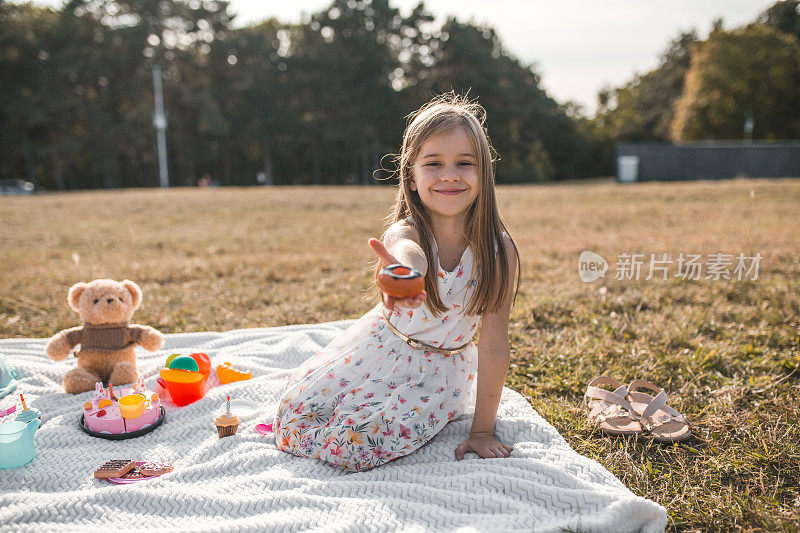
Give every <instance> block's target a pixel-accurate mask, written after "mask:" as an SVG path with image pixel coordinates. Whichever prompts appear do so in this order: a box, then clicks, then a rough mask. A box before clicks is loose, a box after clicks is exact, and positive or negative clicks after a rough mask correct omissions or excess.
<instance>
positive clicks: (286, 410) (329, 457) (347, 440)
mask: <svg viewBox="0 0 800 533" xmlns="http://www.w3.org/2000/svg"><path fill="white" fill-rule="evenodd" d="M433 246H434V253H435V254H436V256H437V260H436V265H437V282H438V285H437V288H438V290H439V296H440V297H441V299H442V302H443V303H444V304H445V305H446V306H447V307H448V309H449V310H448V311H447V312H445V313H442V314H440V315H439V316H435V315H434V314H433V313H431V311H430V310H428V308H427V307H426V306H425V305H424V304H423V305H422V306H420V307H418V308H416V309H413V310H412V309H395V310H394V311H393V312H392V313H391V315H390V316H391V318H390V319H391V321H392V324H393V325H394V326H395V327H396V328H397V329H398V330H400V331H402V332H403V333H405V334H406V335H408V336H409V337H412V338H414V339H417V340H420V341H423V342H426V343H427V344H432V345H434V346H442V347H445V348H452V347H455V346H460V345H462V344H464V343H465V342H467V341H468V340H469V339H471V338H472V337H473V335H474V334H475V330H476V328H477V327H478V321H479V319H480V317H479V316H477V315H466V314H465V313H464V312H463V308H464V307H465V306H466V304H467V302H469V298H470V296H471V295H472V292H473V291H474V286H475V278H474V275H473V258H472V251H471V250H470V248H469V247H467V249H466V250H465V251H464V253H463V255H462V256H461V261H460V262H459V264H458V266H456V268H455V269H454V270H453V271H452V272H447V271H445V270H443V269H442V268H441V267H440V266H439V261H438V250H437V247H436V242H435V241H434V244H433ZM383 310H384V305H383V304H382V303H379V304H378V305H376V306H375V307H374V308H373V309H371V310H370V311H368V312H367V313H366V314H365V315H364V316H362V317H361V318H360V319H359V320H358V321H357V322H356V323H355V324H353V325H352V326H351V327H350V328H348V329H347V330H345V331H344V332H342V334H341V335H340V336H339V337H337V338H336V339H334V341H333V342H331V343H330V344H329V345H328V346H326V347H325V348H324V349H323V350H322V351H320V352H319V353H317V354H315V355H313V356H312V357H310V358H309V359H307V360H306V361H305V362H303V364H301V365H300V366H299V367H298V368H297V369H296V370H295V372H294V374H293V375H292V376H291V377H290V378H289V382H288V384H287V387H286V390H285V391H284V393H283V394H282V396H281V399H280V401H279V406H278V412H277V415H276V417H275V421H274V428H275V439H276V444H277V446H278V448H280V449H281V450H284V451H286V452H290V453H293V454H295V455H299V456H304V457H311V458H314V459H322V460H324V461H327V462H329V463H331V464H332V465H334V466H338V467H341V468H344V469H346V470H350V471H360V470H367V469H369V468H373V467H375V466H379V465H382V464H384V463H387V462H389V461H391V460H392V459H396V458H397V457H401V456H403V455H408V454H410V453H411V452H413V451H414V450H416V449H417V448H419V447H420V446H422V445H423V444H425V443H426V442H427V441H428V440H430V439H431V438H432V437H433V436H434V435H436V434H437V433H438V432H439V431H440V430H441V429H442V428H443V427H444V426H445V424H447V422H448V421H450V419H452V418H454V417H458V416H460V415H461V414H463V413H464V410H465V408H466V407H467V406H474V405H475V398H476V392H477V390H476V383H477V379H476V378H477V367H478V350H477V348H476V347H475V344H474V343H470V345H469V346H468V347H467V348H466V349H465V350H464V351H463V352H462V353H460V354H457V355H451V356H448V355H441V354H437V353H432V352H426V351H423V350H418V349H414V348H411V347H410V346H408V345H407V344H406V343H405V342H403V341H402V340H401V339H400V338H399V337H397V336H396V335H395V334H394V333H393V332H392V331H391V330H390V329H389V328H388V327H387V326H386V324H385V323H384V321H383V320H382V319H381V314H382V313H383Z"/></svg>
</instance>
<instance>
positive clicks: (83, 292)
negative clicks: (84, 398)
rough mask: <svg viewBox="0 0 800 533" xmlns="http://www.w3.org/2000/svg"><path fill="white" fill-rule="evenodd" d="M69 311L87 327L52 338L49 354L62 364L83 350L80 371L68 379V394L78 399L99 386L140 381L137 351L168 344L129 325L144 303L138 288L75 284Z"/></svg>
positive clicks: (127, 284)
mask: <svg viewBox="0 0 800 533" xmlns="http://www.w3.org/2000/svg"><path fill="white" fill-rule="evenodd" d="M67 301H68V302H69V306H70V307H71V308H72V310H73V311H75V312H76V313H78V314H79V315H80V317H81V319H82V320H83V326H78V327H76V328H70V329H65V330H62V331H60V332H58V333H57V334H55V335H54V336H53V338H51V339H50V341H49V342H48V343H47V346H46V347H45V352H47V355H48V356H50V358H51V359H53V360H55V361H61V360H62V359H64V358H65V357H67V355H69V351H70V350H71V349H72V348H74V347H75V346H76V345H78V344H80V345H81V348H80V351H78V352H76V353H75V356H76V357H77V358H78V368H75V369H73V370H70V371H69V372H67V375H65V376H64V390H65V391H66V392H68V393H70V394H78V393H79V392H85V391H88V390H94V388H95V383H97V382H98V381H103V382H106V383H111V384H112V385H124V384H127V383H133V382H135V381H136V379H137V378H138V372H137V370H136V354H135V353H134V351H133V348H134V346H136V345H137V344H139V345H141V346H142V347H143V348H144V349H146V350H149V351H151V352H152V351H155V350H158V349H159V348H161V346H162V345H163V344H164V336H163V335H162V334H161V333H160V332H159V331H158V330H156V329H153V328H151V327H150V326H140V325H138V324H129V323H128V322H129V321H130V319H131V317H132V316H133V312H134V311H135V310H136V309H137V308H138V307H139V304H140V303H141V301H142V290H141V289H140V288H139V286H138V285H136V284H135V283H134V282H132V281H130V280H127V279H126V280H124V281H122V282H119V281H114V280H112V279H96V280H94V281H92V282H90V283H76V284H75V285H73V286H72V287H71V288H70V289H69V296H68V297H67Z"/></svg>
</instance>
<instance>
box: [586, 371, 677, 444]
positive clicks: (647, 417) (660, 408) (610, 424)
mask: <svg viewBox="0 0 800 533" xmlns="http://www.w3.org/2000/svg"><path fill="white" fill-rule="evenodd" d="M604 385H607V386H610V387H613V388H614V390H613V391H611V390H608V389H604V388H601V387H602V386H604ZM641 388H645V389H650V390H651V391H653V392H655V393H656V395H655V396H651V395H650V394H647V393H645V392H639V390H638V389H641ZM584 403H585V405H586V407H587V409H588V410H589V420H591V421H592V422H594V424H595V426H597V428H598V429H599V430H600V431H602V432H603V433H606V434H607V435H612V436H620V435H639V434H641V433H647V434H648V435H650V436H651V437H653V439H654V440H656V441H658V442H681V441H684V440H686V439H689V438H691V436H692V430H691V426H690V425H689V421H688V420H687V419H686V417H685V416H683V415H682V414H681V413H679V412H678V411H676V410H675V409H673V408H672V407H670V406H668V405H667V393H666V392H664V389H662V388H661V387H659V386H657V385H656V384H654V383H652V382H650V381H647V380H645V379H635V380H633V381H632V382H631V383H630V385H627V386H625V385H620V384H619V383H618V382H617V380H615V379H613V378H610V377H606V376H601V377H597V378H595V379H593V380H592V382H591V383H589V386H588V387H587V388H586V394H585V395H584Z"/></svg>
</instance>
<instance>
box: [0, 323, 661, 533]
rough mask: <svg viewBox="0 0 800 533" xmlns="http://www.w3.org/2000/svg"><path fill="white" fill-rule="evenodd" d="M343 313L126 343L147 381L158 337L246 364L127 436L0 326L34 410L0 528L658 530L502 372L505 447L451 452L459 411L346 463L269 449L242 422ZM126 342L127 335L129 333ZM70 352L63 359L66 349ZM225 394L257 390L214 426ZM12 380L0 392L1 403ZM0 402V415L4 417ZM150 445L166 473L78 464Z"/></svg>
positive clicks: (646, 508) (154, 370) (65, 365)
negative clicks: (328, 319)
mask: <svg viewBox="0 0 800 533" xmlns="http://www.w3.org/2000/svg"><path fill="white" fill-rule="evenodd" d="M348 324H350V321H340V322H332V323H327V324H316V325H298V326H287V327H280V328H259V329H242V330H235V331H229V332H225V333H214V332H205V333H188V334H175V335H167V336H166V344H165V347H164V349H163V350H161V351H160V352H157V353H150V352H146V351H143V350H141V351H138V352H137V353H138V357H139V369H140V373H141V375H142V377H143V378H145V383H146V384H147V385H148V386H151V388H152V385H153V384H154V381H155V378H156V377H157V374H158V370H159V368H160V367H161V366H162V365H163V363H164V361H165V358H166V356H167V355H169V354H170V353H174V352H181V353H186V354H188V353H191V352H193V351H203V352H206V353H207V354H208V355H209V356H210V357H211V360H212V364H213V365H214V366H216V364H219V363H221V362H224V361H230V362H231V363H232V364H233V365H234V366H235V367H239V368H242V369H246V370H251V371H252V372H253V376H254V377H253V379H251V380H249V381H241V382H236V383H232V384H228V385H221V386H219V382H218V381H216V376H215V375H214V373H212V378H211V379H210V380H209V383H210V384H211V385H218V386H214V387H212V388H210V389H209V391H208V393H207V395H206V397H205V398H204V399H202V400H200V401H198V402H195V403H194V404H191V405H189V406H186V407H181V408H176V407H171V405H170V406H168V407H166V409H167V414H166V419H165V421H164V424H163V425H162V426H161V427H159V428H157V429H155V430H154V431H153V432H151V433H149V434H147V435H145V436H142V437H138V438H135V439H129V440H123V441H109V440H104V439H98V438H94V437H91V436H89V435H87V434H85V433H84V432H82V431H81V430H80V428H79V427H78V421H79V418H80V415H81V413H82V405H83V403H84V402H85V401H86V400H87V399H88V398H89V397H91V395H92V394H93V392H86V393H83V394H79V395H75V396H71V395H68V394H65V393H64V392H63V389H62V388H61V378H62V376H63V375H64V374H65V373H66V372H67V370H69V369H70V368H72V367H73V366H74V365H75V362H74V358H68V359H67V360H66V361H63V362H60V363H55V362H53V361H51V360H50V359H48V358H47V356H46V355H45V354H44V345H45V339H9V340H0V353H4V354H6V356H7V360H8V362H9V363H10V364H11V365H12V367H14V368H16V370H17V371H18V373H19V380H20V383H19V387H18V389H17V392H21V393H23V394H24V395H25V399H26V403H28V405H29V406H31V405H32V406H34V407H36V408H38V409H40V410H41V411H42V419H43V425H42V427H41V428H40V429H39V431H38V432H37V433H36V437H35V442H36V457H35V458H34V460H33V462H31V463H29V464H27V465H25V466H23V467H20V468H17V469H12V470H0V530H3V531H9V530H12V531H37V532H40V531H49V530H58V531H67V530H69V531H74V530H84V529H90V528H91V529H95V530H103V531H106V530H115V531H119V530H123V531H124V530H140V529H169V530H187V531H223V530H224V531H228V530H235V531H308V530H316V531H459V532H471V531H492V532H494V531H562V530H564V529H568V530H572V531H645V532H651V531H663V530H664V528H665V527H666V523H667V515H666V511H665V509H664V508H663V507H661V506H660V505H658V504H656V503H654V502H652V501H650V500H647V499H644V498H641V497H638V496H636V495H634V494H633V493H632V492H630V491H629V490H628V489H627V488H626V487H625V486H624V485H623V484H622V483H621V482H620V481H619V480H618V479H616V478H615V477H614V476H613V475H612V474H611V473H610V472H609V471H608V470H606V469H605V468H603V467H602V466H601V465H600V464H599V463H597V462H595V461H593V460H591V459H588V458H586V457H582V456H580V455H578V454H577V453H575V452H574V451H573V450H572V449H571V448H570V447H569V446H568V445H567V443H566V441H564V439H563V438H562V437H561V436H560V435H559V434H558V432H557V431H556V430H555V428H553V427H552V426H551V425H550V424H548V423H547V422H546V421H545V420H544V419H543V418H541V417H540V416H539V415H538V414H537V413H536V412H535V411H534V410H533V409H532V408H531V406H530V405H529V404H528V403H527V402H526V401H525V399H524V398H523V397H522V396H520V395H519V394H518V393H516V392H514V391H512V390H510V389H508V388H505V389H504V390H503V395H502V400H501V404H500V408H499V410H498V414H497V418H498V420H497V425H496V434H497V435H498V437H499V438H500V440H502V441H503V442H506V443H509V444H511V445H513V447H514V450H513V451H512V452H511V456H510V457H507V458H498V459H481V458H480V457H478V456H477V455H476V454H474V453H470V454H467V455H466V456H465V457H464V459H463V460H461V461H456V460H455V457H454V450H455V448H456V447H457V446H458V444H459V443H461V442H462V441H463V440H464V439H465V438H466V437H467V435H468V433H469V429H470V425H471V411H470V412H469V413H467V415H466V416H464V417H461V418H460V419H456V420H453V421H451V422H450V423H449V424H447V426H445V428H444V429H443V430H442V431H441V432H440V433H439V434H437V435H436V436H435V437H434V438H433V439H432V440H431V441H429V442H428V443H427V444H425V445H424V446H422V447H421V448H420V449H419V450H417V451H415V452H414V453H412V454H410V455H408V456H405V457H401V458H399V459H396V460H394V461H391V462H390V463H387V464H386V465H383V466H380V467H377V468H374V469H371V470H368V471H364V472H356V473H349V472H346V471H342V470H338V469H336V468H335V467H332V466H330V465H328V464H327V463H324V462H322V461H319V460H314V459H308V458H303V457H295V456H293V455H291V454H288V453H285V452H282V451H280V450H278V449H277V448H276V446H275V444H274V442H273V440H272V439H271V438H270V437H267V436H263V435H260V434H258V433H256V432H255V431H254V428H255V426H256V424H258V423H261V422H265V423H269V422H271V421H272V417H273V416H274V414H275V407H276V403H277V399H278V397H279V395H280V394H281V392H282V391H283V386H284V382H285V380H286V379H287V378H288V376H289V374H290V373H291V370H292V369H293V368H295V367H296V366H298V365H299V364H300V362H301V361H303V360H304V359H305V358H307V357H309V356H311V355H313V354H314V353H315V352H316V351H317V350H318V349H319V348H321V347H322V346H324V345H326V344H327V343H328V342H329V341H330V340H332V339H333V338H334V337H335V336H336V334H337V333H338V332H339V331H341V330H342V329H343V328H345V327H346V326H347V325H348ZM137 350H138V349H137ZM70 359H71V360H70ZM228 394H230V395H231V397H232V399H233V398H242V399H249V400H252V401H255V402H257V403H258V404H259V405H261V406H262V407H261V411H260V412H259V413H258V414H257V415H256V416H255V417H252V418H250V419H247V420H243V421H242V423H241V424H240V426H239V430H238V433H237V435H236V436H234V437H228V438H224V439H220V438H219V437H218V436H217V432H216V429H215V427H214V423H213V416H214V415H213V412H214V411H216V410H217V408H218V407H219V406H220V405H221V404H222V403H223V402H224V401H225V396H226V395H228ZM18 398H19V397H18V396H17V395H16V394H13V395H9V396H6V397H5V398H2V399H0V410H2V409H4V408H7V407H10V406H12V405H14V403H15V400H17V399H18ZM13 417H14V415H11V416H9V417H7V418H5V419H4V421H8V420H11V419H13ZM115 458H130V459H138V460H165V461H169V462H171V463H172V464H173V465H174V466H175V470H174V471H173V472H172V473H170V474H167V475H164V476H162V477H159V478H155V479H152V480H149V481H146V482H141V483H138V484H134V485H114V484H112V483H110V482H108V481H104V480H97V479H94V477H93V472H94V470H95V469H96V468H97V467H99V466H100V465H101V464H103V463H104V462H105V461H106V460H108V459H115Z"/></svg>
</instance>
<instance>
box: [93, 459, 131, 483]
mask: <svg viewBox="0 0 800 533" xmlns="http://www.w3.org/2000/svg"><path fill="white" fill-rule="evenodd" d="M135 466H136V463H134V462H133V461H132V460H131V459H113V460H111V461H108V462H106V464H104V465H103V466H101V467H100V468H98V469H97V470H95V471H94V477H96V478H98V479H107V478H110V477H121V476H124V475H125V474H127V473H128V472H130V471H131V470H133V468H134V467H135Z"/></svg>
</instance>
